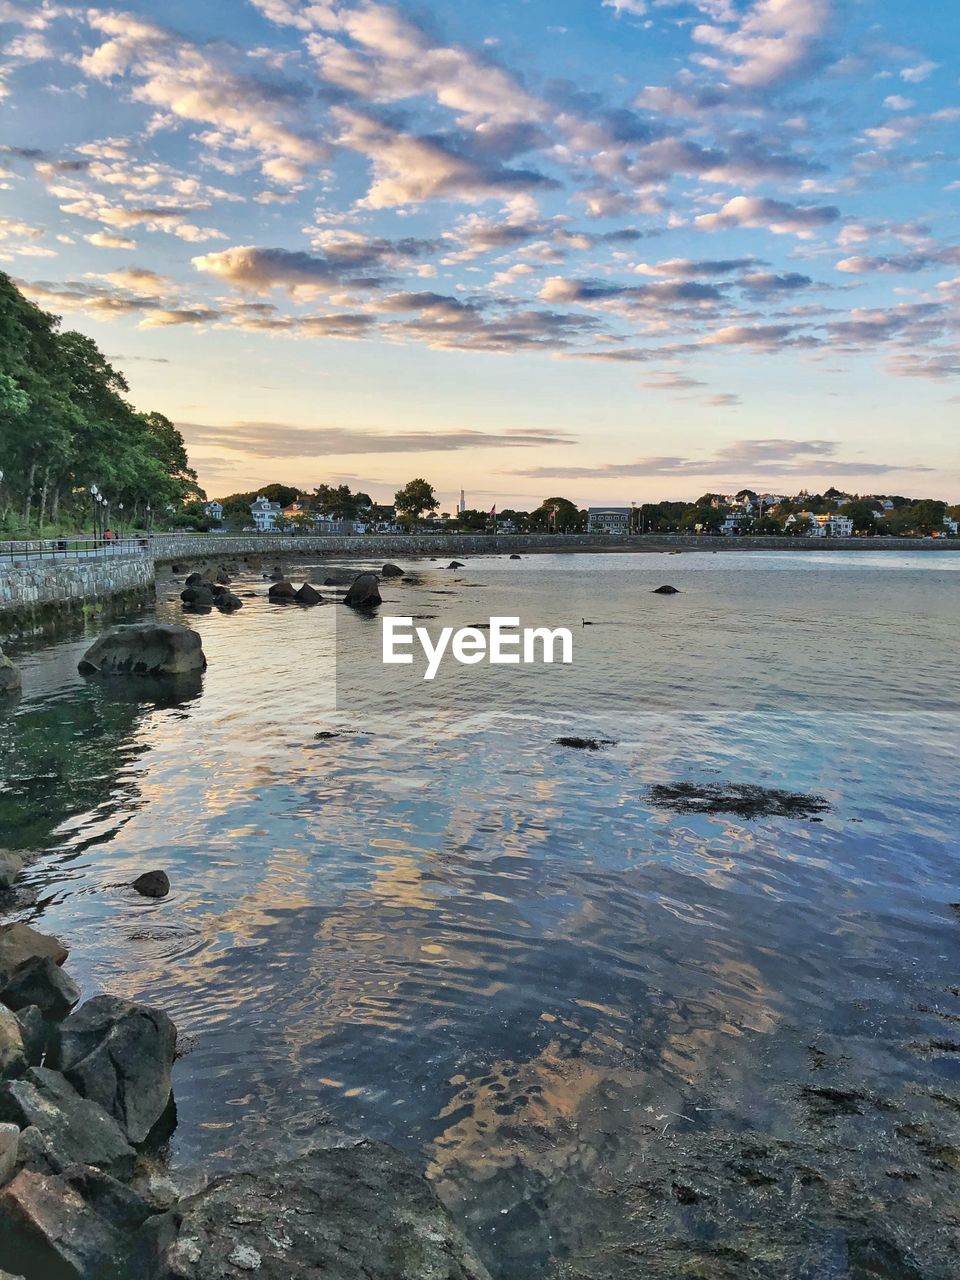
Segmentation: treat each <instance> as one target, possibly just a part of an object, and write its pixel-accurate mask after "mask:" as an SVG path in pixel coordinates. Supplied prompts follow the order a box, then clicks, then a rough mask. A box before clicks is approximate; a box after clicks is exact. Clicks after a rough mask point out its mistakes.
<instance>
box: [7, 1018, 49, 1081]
mask: <svg viewBox="0 0 960 1280" xmlns="http://www.w3.org/2000/svg"><path fill="white" fill-rule="evenodd" d="M0 1016H2V1015H0ZM13 1016H14V1017H15V1018H16V1020H17V1026H18V1027H19V1028H20V1039H21V1040H22V1041H23V1053H24V1057H25V1058H26V1060H27V1066H28V1067H39V1065H40V1062H41V1059H42V1058H43V1051H44V1049H46V1047H47V1039H48V1038H49V1031H50V1029H49V1027H48V1026H47V1024H46V1022H45V1021H44V1018H43V1014H42V1013H41V1012H40V1010H39V1009H38V1008H37V1006H36V1005H35V1004H28V1005H27V1007H26V1008H25V1009H18V1010H17V1011H16V1013H15V1014H14V1015H13Z"/></svg>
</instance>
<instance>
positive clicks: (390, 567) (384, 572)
mask: <svg viewBox="0 0 960 1280" xmlns="http://www.w3.org/2000/svg"><path fill="white" fill-rule="evenodd" d="M380 577H381V578H402V577H403V570H402V569H401V568H400V566H399V565H398V564H385V565H384V566H383V568H382V569H381V570H380Z"/></svg>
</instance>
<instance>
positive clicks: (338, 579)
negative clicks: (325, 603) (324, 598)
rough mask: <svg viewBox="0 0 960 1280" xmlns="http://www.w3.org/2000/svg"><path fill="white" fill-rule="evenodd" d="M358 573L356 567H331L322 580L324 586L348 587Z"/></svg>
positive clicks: (354, 580)
mask: <svg viewBox="0 0 960 1280" xmlns="http://www.w3.org/2000/svg"><path fill="white" fill-rule="evenodd" d="M359 576H360V575H359V574H358V573H357V571H356V569H331V570H330V572H329V573H328V574H327V576H326V577H325V578H324V580H323V585H324V586H325V587H349V586H351V585H352V583H354V582H356V580H357V578H358V577H359Z"/></svg>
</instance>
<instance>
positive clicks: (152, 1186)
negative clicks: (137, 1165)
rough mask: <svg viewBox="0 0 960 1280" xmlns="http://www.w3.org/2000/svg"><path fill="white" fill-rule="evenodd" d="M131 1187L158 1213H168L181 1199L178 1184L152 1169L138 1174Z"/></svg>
mask: <svg viewBox="0 0 960 1280" xmlns="http://www.w3.org/2000/svg"><path fill="white" fill-rule="evenodd" d="M130 1185H131V1187H132V1188H133V1189H134V1191H136V1193H137V1195H139V1196H142V1197H143V1199H144V1200H146V1202H147V1204H149V1205H150V1206H151V1207H152V1208H153V1209H154V1211H155V1212H156V1213H166V1212H167V1210H168V1209H172V1208H173V1206H174V1205H175V1204H176V1203H177V1201H178V1200H179V1199H180V1191H179V1188H178V1187H177V1185H176V1183H174V1182H172V1181H171V1179H170V1178H167V1177H165V1176H164V1175H163V1174H162V1173H156V1172H154V1171H153V1170H150V1169H144V1170H141V1171H140V1172H138V1173H137V1174H136V1175H135V1177H134V1179H133V1181H132V1182H131V1184H130Z"/></svg>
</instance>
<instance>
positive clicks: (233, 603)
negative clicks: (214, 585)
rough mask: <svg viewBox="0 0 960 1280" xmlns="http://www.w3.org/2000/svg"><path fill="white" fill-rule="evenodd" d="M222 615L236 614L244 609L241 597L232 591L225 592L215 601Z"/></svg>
mask: <svg viewBox="0 0 960 1280" xmlns="http://www.w3.org/2000/svg"><path fill="white" fill-rule="evenodd" d="M214 603H215V604H216V606H217V608H218V609H219V610H220V612H221V613H236V611H237V610H238V609H242V608H243V601H242V600H241V599H240V597H239V596H235V595H234V594H233V592H232V591H223V592H221V593H220V595H218V596H217V598H216V600H215V601H214Z"/></svg>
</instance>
